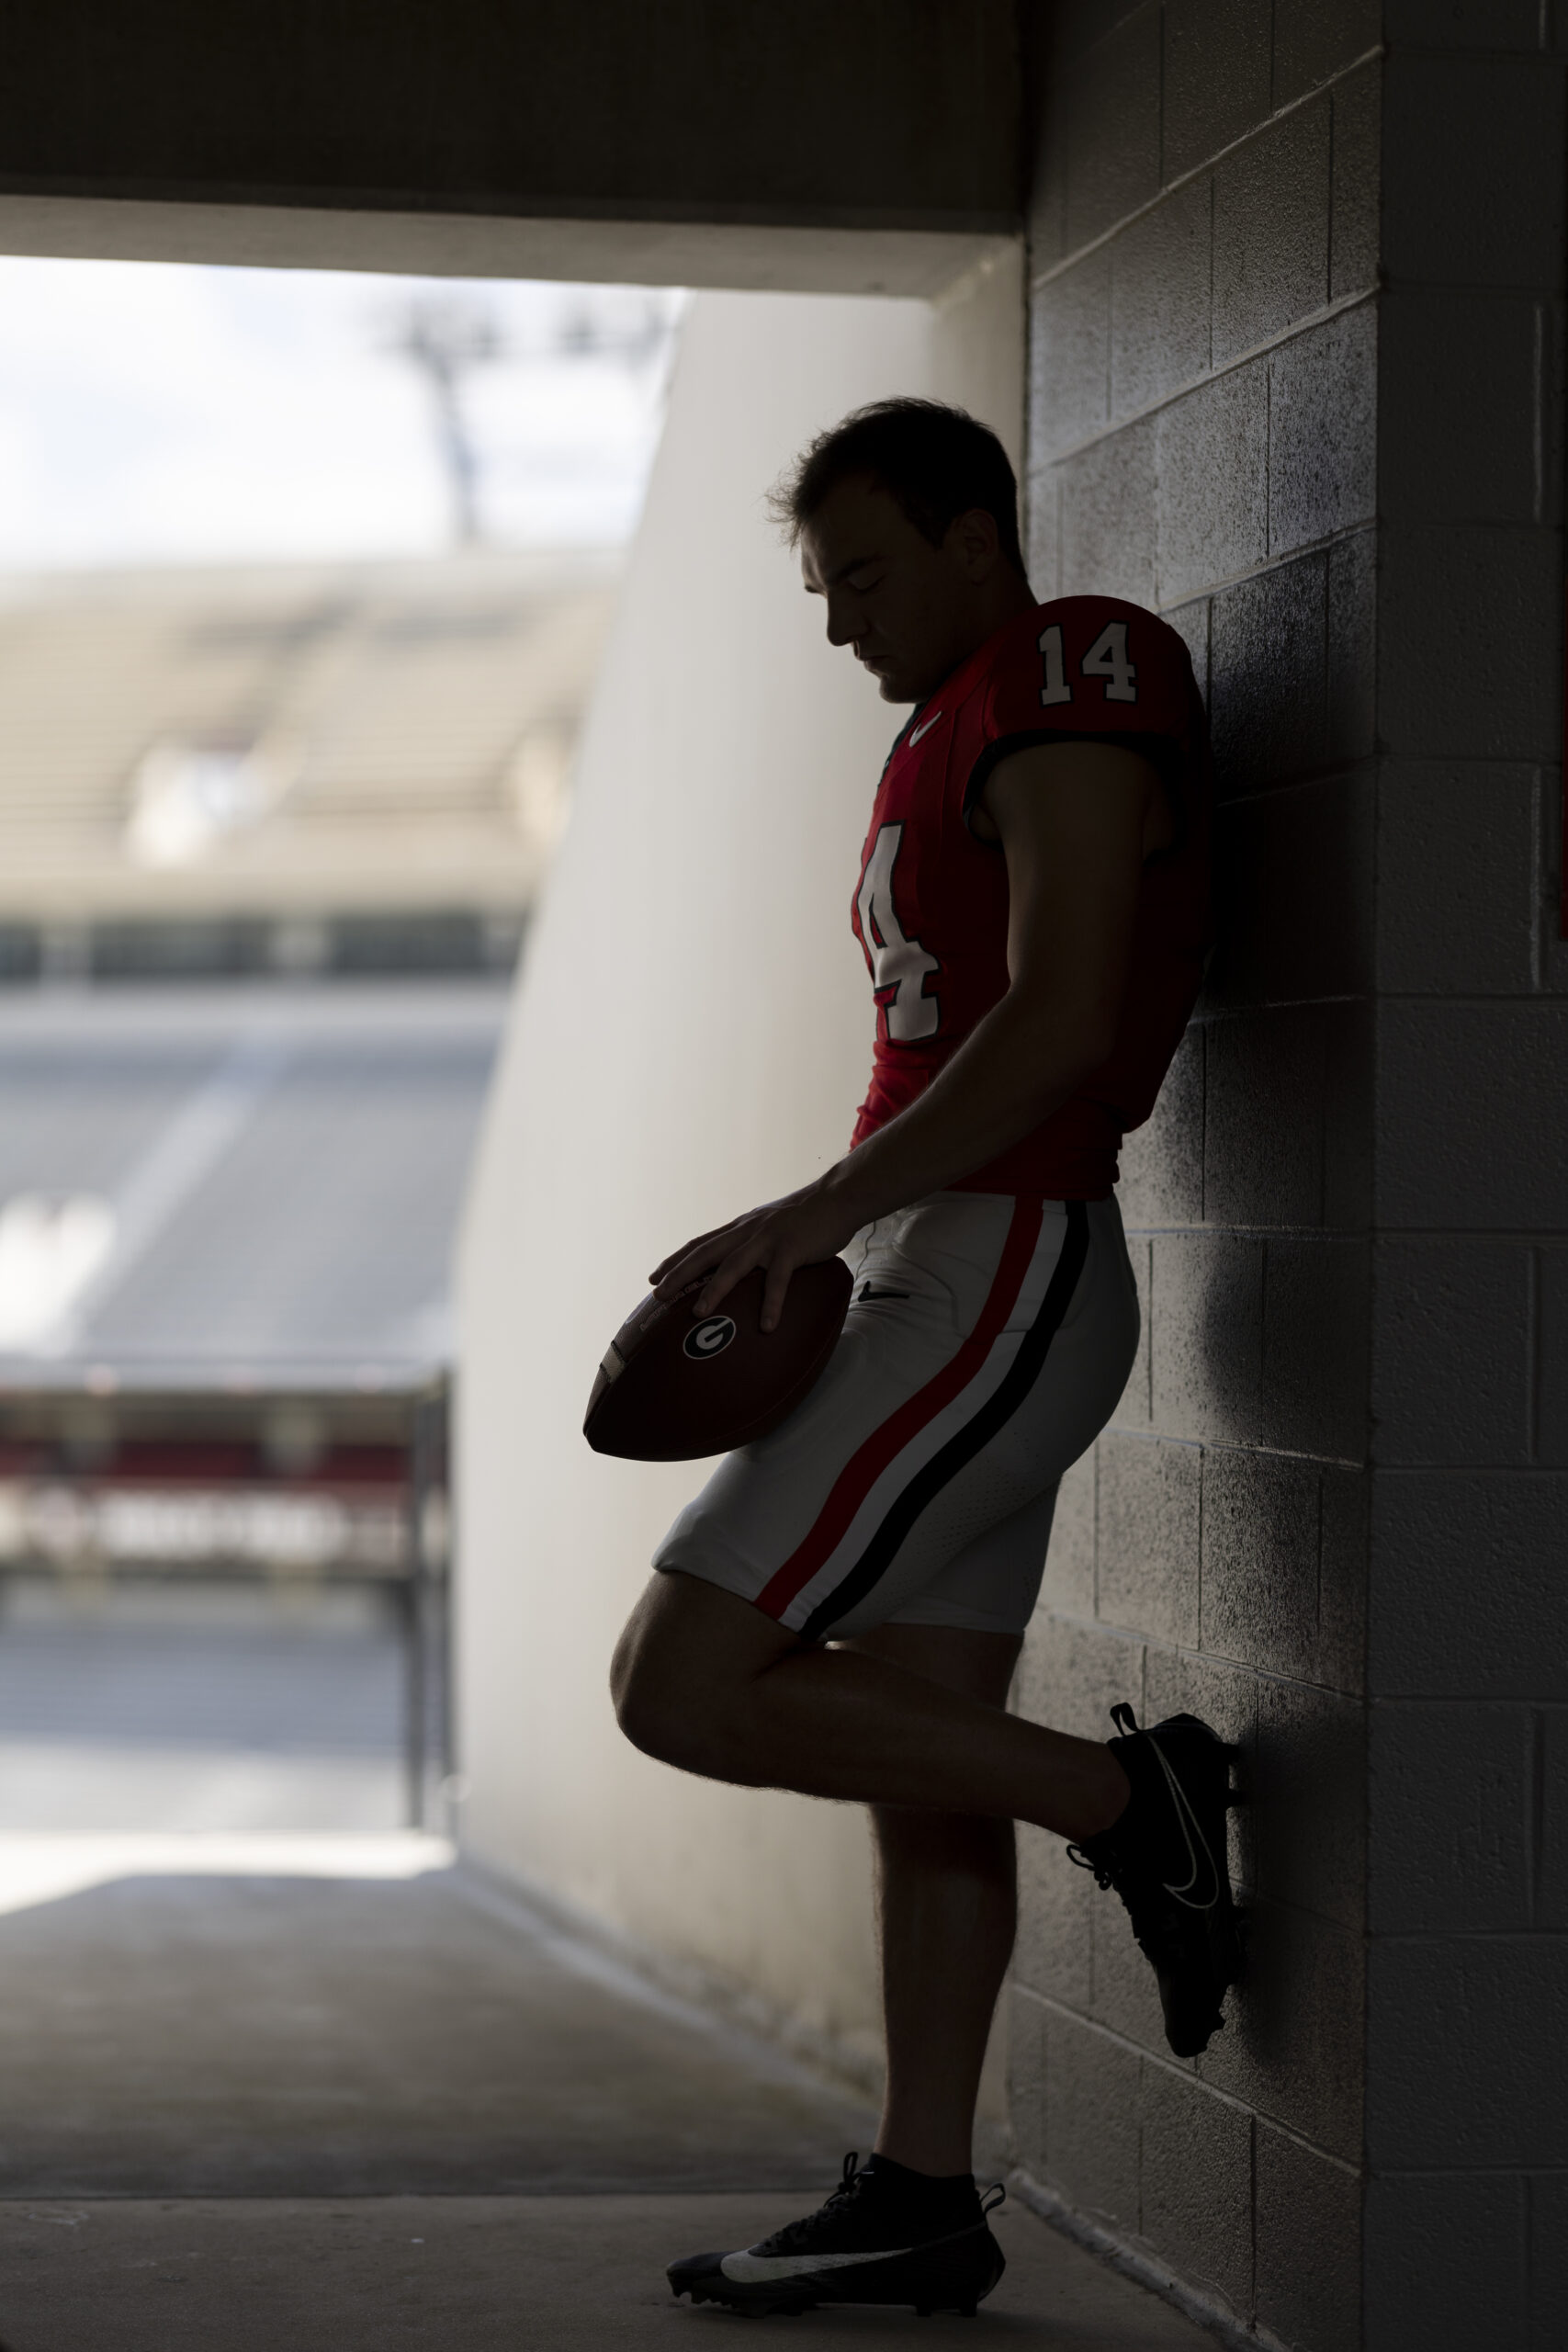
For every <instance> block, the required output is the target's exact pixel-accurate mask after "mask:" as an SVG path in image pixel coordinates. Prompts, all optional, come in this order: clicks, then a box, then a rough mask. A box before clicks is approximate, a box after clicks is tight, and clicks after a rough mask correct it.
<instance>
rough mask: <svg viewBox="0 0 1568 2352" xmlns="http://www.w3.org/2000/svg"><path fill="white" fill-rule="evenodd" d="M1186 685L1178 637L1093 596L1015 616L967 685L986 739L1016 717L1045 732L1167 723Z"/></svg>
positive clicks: (1145, 614) (1157, 621)
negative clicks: (984, 726) (983, 721)
mask: <svg viewBox="0 0 1568 2352" xmlns="http://www.w3.org/2000/svg"><path fill="white" fill-rule="evenodd" d="M1191 687H1192V663H1191V657H1190V652H1189V650H1188V647H1187V644H1186V640H1185V639H1183V637H1182V636H1181V634H1180V632H1179V630H1178V629H1175V628H1172V627H1171V625H1170V623H1169V622H1168V620H1166V619H1164V618H1163V617H1162V616H1161V615H1160V614H1158V613H1156V612H1151V611H1150V609H1149V608H1148V606H1147V605H1135V604H1134V603H1132V602H1131V601H1130V599H1128V598H1126V597H1124V596H1097V595H1096V596H1090V595H1083V596H1052V597H1049V598H1047V599H1046V600H1045V601H1044V602H1043V604H1039V605H1034V606H1032V608H1031V609H1030V610H1028V611H1026V612H1023V613H1021V614H1019V615H1018V616H1017V617H1016V618H1015V619H1014V620H1012V621H1010V623H1009V624H1008V626H1007V628H1005V629H1002V630H999V631H998V634H997V636H996V637H995V638H994V639H992V640H991V642H990V644H989V645H988V646H987V648H986V649H985V655H984V659H983V660H982V661H980V662H978V663H976V670H975V674H974V677H973V680H972V684H971V691H972V693H973V695H975V697H976V707H980V708H983V709H984V711H985V713H986V717H987V731H990V730H991V729H1012V728H1016V727H1017V726H1019V725H1020V724H1021V721H1022V718H1023V717H1024V716H1025V715H1029V716H1031V717H1032V720H1033V723H1034V724H1035V725H1037V726H1040V727H1042V728H1045V729H1052V730H1055V729H1061V728H1063V727H1065V726H1069V725H1073V726H1081V725H1088V726H1089V727H1090V728H1102V727H1105V726H1107V725H1110V724H1112V723H1120V724H1122V726H1123V727H1124V728H1125V727H1129V726H1130V727H1132V728H1134V729H1135V728H1137V727H1138V726H1139V725H1140V724H1145V723H1147V721H1148V719H1149V718H1152V717H1153V716H1154V714H1155V713H1156V711H1157V712H1158V713H1159V714H1160V716H1161V720H1162V723H1168V716H1169V714H1170V712H1171V711H1173V710H1178V711H1179V710H1180V709H1181V708H1182V707H1184V706H1185V705H1186V703H1187V701H1188V698H1189V696H1190V692H1191ZM1134 711H1136V712H1137V714H1138V715H1137V716H1136V717H1134Z"/></svg>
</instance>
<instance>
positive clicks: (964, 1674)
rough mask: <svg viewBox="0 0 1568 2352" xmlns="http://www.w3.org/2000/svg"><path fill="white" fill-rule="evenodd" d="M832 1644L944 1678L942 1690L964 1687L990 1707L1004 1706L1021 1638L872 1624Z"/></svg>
mask: <svg viewBox="0 0 1568 2352" xmlns="http://www.w3.org/2000/svg"><path fill="white" fill-rule="evenodd" d="M834 1646H835V1647H836V1648H842V1649H848V1650H859V1651H861V1652H862V1653H863V1655H864V1656H866V1657H879V1658H883V1659H885V1660H886V1663H887V1664H888V1665H889V1666H897V1667H900V1668H902V1669H903V1670H904V1672H905V1673H906V1674H919V1675H921V1676H923V1678H924V1679H925V1680H926V1681H928V1682H940V1683H941V1684H942V1687H943V1689H944V1690H948V1691H963V1692H964V1695H965V1697H967V1698H970V1699H978V1700H980V1701H981V1702H983V1703H984V1704H985V1705H987V1706H989V1707H1005V1706H1006V1705H1007V1702H1008V1692H1009V1691H1010V1688H1011V1685H1012V1677H1013V1668H1015V1667H1016V1666H1017V1664H1018V1655H1019V1652H1020V1650H1021V1649H1022V1647H1023V1636H1022V1634H980V1633H972V1632H970V1631H969V1630H968V1629H967V1628H964V1627H962V1626H953V1625H874V1626H872V1627H870V1628H869V1629H868V1631H866V1632H865V1633H863V1634H854V1635H852V1637H851V1639H850V1640H848V1641H846V1642H843V1643H838V1644H835V1645H834Z"/></svg>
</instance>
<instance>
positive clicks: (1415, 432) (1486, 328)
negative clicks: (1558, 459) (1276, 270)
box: [1378, 286, 1549, 523]
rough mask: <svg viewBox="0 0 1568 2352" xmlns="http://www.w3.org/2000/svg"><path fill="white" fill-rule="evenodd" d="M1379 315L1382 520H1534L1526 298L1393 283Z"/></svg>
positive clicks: (1529, 307)
mask: <svg viewBox="0 0 1568 2352" xmlns="http://www.w3.org/2000/svg"><path fill="white" fill-rule="evenodd" d="M1379 310H1380V318H1381V326H1380V333H1379V338H1378V406H1379V409H1380V412H1381V432H1380V439H1379V448H1378V481H1379V493H1380V496H1379V503H1380V505H1381V507H1382V512H1383V513H1384V515H1387V516H1388V517H1389V518H1390V519H1391V520H1392V521H1396V522H1402V523H1403V522H1411V523H1531V522H1536V521H1538V520H1539V519H1540V515H1539V512H1538V504H1539V500H1540V450H1539V447H1538V432H1539V419H1540V401H1541V396H1542V392H1543V390H1544V385H1543V382H1542V376H1543V372H1544V369H1545V366H1546V362H1547V359H1548V356H1549V355H1548V347H1547V344H1546V339H1545V337H1544V335H1543V334H1542V321H1541V316H1540V303H1539V301H1538V300H1536V298H1535V297H1534V296H1533V295H1531V294H1528V293H1491V292H1485V291H1478V292H1474V293H1472V292H1467V291H1464V290H1462V289H1461V288H1455V287H1451V286H1444V287H1440V288H1438V287H1424V286H1423V287H1416V286H1404V287H1400V286H1395V287H1391V288H1389V289H1388V291H1387V292H1386V293H1385V294H1384V296H1383V298H1382V302H1381V304H1380V305H1379Z"/></svg>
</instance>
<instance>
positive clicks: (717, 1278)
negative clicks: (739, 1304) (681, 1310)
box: [692, 1242, 762, 1315]
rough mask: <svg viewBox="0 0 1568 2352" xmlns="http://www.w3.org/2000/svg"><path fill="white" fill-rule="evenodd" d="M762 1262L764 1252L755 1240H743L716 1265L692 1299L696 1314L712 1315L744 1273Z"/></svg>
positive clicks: (693, 1310)
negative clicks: (737, 1248)
mask: <svg viewBox="0 0 1568 2352" xmlns="http://www.w3.org/2000/svg"><path fill="white" fill-rule="evenodd" d="M761 1262H762V1253H761V1250H759V1249H758V1248H757V1247H756V1245H755V1243H753V1242H742V1244H741V1246H740V1247H739V1250H731V1251H730V1253H729V1255H728V1258H726V1259H724V1260H722V1261H721V1262H720V1263H719V1264H718V1265H716V1267H715V1268H714V1270H713V1272H712V1273H711V1274H709V1276H708V1278H707V1280H706V1282H705V1283H704V1284H703V1286H702V1288H701V1290H700V1291H699V1292H698V1293H697V1295H696V1296H695V1298H694V1299H693V1301H692V1312H693V1314H694V1315H711V1314H712V1313H713V1311H714V1309H715V1307H716V1306H721V1305H722V1304H723V1302H724V1300H725V1299H727V1298H728V1295H729V1294H730V1292H731V1291H732V1290H733V1289H734V1288H735V1285H736V1283H738V1282H739V1281H740V1280H741V1278H742V1276H743V1275H746V1274H749V1273H750V1271H751V1269H752V1267H753V1266H760V1265H761Z"/></svg>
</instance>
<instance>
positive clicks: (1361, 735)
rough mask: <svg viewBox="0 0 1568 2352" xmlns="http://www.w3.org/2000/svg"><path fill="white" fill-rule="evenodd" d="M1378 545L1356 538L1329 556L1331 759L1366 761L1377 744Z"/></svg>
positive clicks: (1363, 535) (1364, 536)
mask: <svg viewBox="0 0 1568 2352" xmlns="http://www.w3.org/2000/svg"><path fill="white" fill-rule="evenodd" d="M1376 560H1377V541H1376V539H1375V538H1374V537H1373V535H1372V533H1371V531H1355V532H1352V533H1351V535H1350V537H1348V538H1345V539H1341V540H1340V541H1339V542H1338V544H1337V546H1335V547H1332V548H1330V549H1329V551H1328V756H1329V758H1330V759H1331V760H1334V761H1340V760H1364V759H1367V758H1368V757H1369V756H1370V755H1371V752H1373V751H1374V750H1375V748H1376V743H1377V576H1376Z"/></svg>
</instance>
